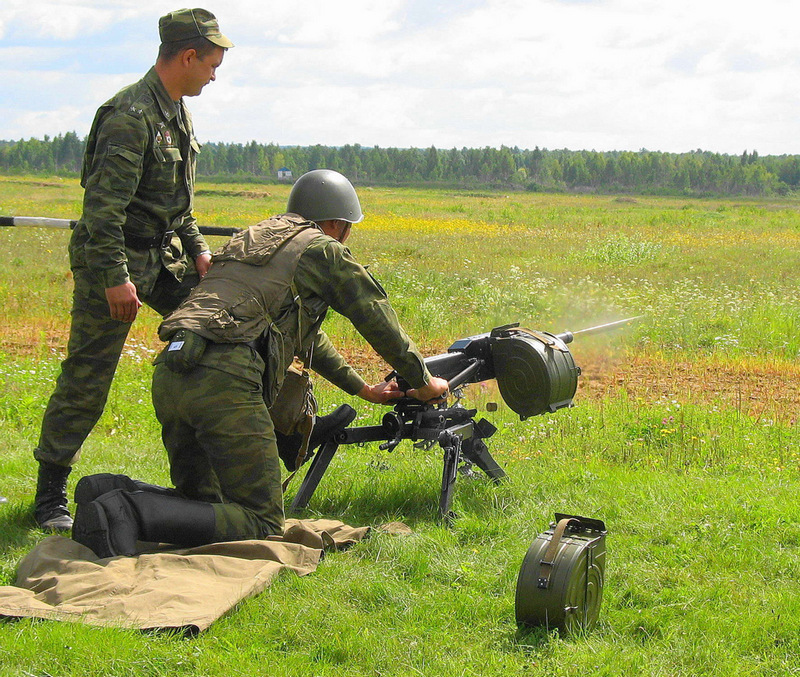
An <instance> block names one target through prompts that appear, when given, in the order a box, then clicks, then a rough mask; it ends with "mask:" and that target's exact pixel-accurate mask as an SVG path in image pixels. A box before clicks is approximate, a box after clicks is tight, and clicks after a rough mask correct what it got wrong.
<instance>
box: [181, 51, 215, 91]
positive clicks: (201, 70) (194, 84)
mask: <svg viewBox="0 0 800 677" xmlns="http://www.w3.org/2000/svg"><path fill="white" fill-rule="evenodd" d="M224 56H225V50H224V49H222V47H215V48H214V51H213V52H211V53H209V54H206V56H204V57H202V58H201V57H198V56H197V55H196V54H195V55H194V56H190V57H189V61H188V68H187V71H186V87H185V93H184V96H197V95H198V94H200V92H201V91H203V87H205V86H206V85H207V84H208V83H209V82H212V81H214V80H216V79H217V68H219V67H220V64H222V59H223V57H224Z"/></svg>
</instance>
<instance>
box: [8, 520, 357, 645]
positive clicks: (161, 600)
mask: <svg viewBox="0 0 800 677" xmlns="http://www.w3.org/2000/svg"><path fill="white" fill-rule="evenodd" d="M368 533H369V527H350V526H347V525H346V524H344V523H342V522H339V521H336V520H323V519H319V520H292V519H290V520H286V529H285V532H284V534H283V536H282V537H277V536H276V537H272V538H270V539H269V540H261V541H231V542H228V543H212V544H210V545H204V546H200V547H197V548H185V549H181V550H163V549H151V550H148V551H146V552H143V553H141V554H139V555H137V556H135V557H112V558H107V559H98V558H97V556H96V555H95V554H94V553H93V552H92V551H91V550H90V549H88V548H86V547H84V546H82V545H80V544H79V543H76V542H75V541H73V540H71V539H69V538H65V537H64V536H49V537H48V538H46V539H45V540H43V541H42V542H41V543H39V545H37V546H36V547H35V548H34V549H33V550H32V551H31V552H30V553H28V554H27V555H26V556H25V557H24V558H23V560H22V561H21V562H20V565H19V569H18V571H17V579H16V584H15V585H14V586H1V587H0V616H5V617H12V618H47V619H51V620H60V621H77V622H81V623H88V624H91V625H109V626H117V627H126V628H136V629H162V628H163V629H167V628H180V629H184V630H187V631H190V632H192V631H193V632H199V631H201V630H205V629H206V628H207V627H208V626H209V625H211V623H213V622H214V621H215V620H216V619H217V618H219V617H220V616H222V614H224V613H225V612H226V611H228V610H229V609H231V608H232V607H233V606H234V605H235V604H236V603H237V602H239V601H241V600H243V599H245V598H247V597H250V596H252V595H256V594H258V593H260V592H261V591H262V590H264V589H265V588H266V587H268V586H269V585H270V583H272V581H273V580H274V579H275V577H276V576H277V575H278V573H280V572H281V571H283V570H284V569H288V570H290V571H294V572H295V573H296V574H297V575H299V576H305V575H306V574H310V573H311V572H312V571H314V570H315V569H316V568H317V565H318V564H319V562H320V560H321V559H322V557H323V552H324V551H325V550H333V549H342V548H345V547H347V546H349V545H352V544H353V543H355V542H356V541H360V540H361V539H363V538H365V537H366V536H367V534H368Z"/></svg>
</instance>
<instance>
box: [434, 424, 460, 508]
mask: <svg viewBox="0 0 800 677" xmlns="http://www.w3.org/2000/svg"><path fill="white" fill-rule="evenodd" d="M439 444H440V445H441V447H442V449H443V450H444V468H443V469H442V492H441V494H440V496H439V518H440V519H441V520H443V521H445V522H448V521H450V520H452V518H453V517H454V515H453V513H452V512H451V511H450V504H451V503H452V501H453V485H454V484H455V482H456V476H457V474H458V464H459V463H460V461H461V437H459V436H458V435H453V434H448V435H447V436H446V437H445V438H444V439H443V438H442V437H440V438H439Z"/></svg>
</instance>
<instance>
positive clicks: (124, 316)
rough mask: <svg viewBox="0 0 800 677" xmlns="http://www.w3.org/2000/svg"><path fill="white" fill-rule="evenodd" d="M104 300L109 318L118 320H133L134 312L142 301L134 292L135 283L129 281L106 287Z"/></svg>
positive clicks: (134, 317) (140, 305)
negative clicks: (106, 303)
mask: <svg viewBox="0 0 800 677" xmlns="http://www.w3.org/2000/svg"><path fill="white" fill-rule="evenodd" d="M106 300H107V301H108V310H109V312H110V313H111V319H112V320H118V321H119V322H133V321H134V320H135V319H136V313H137V312H138V310H139V308H141V307H142V302H141V301H140V300H139V295H138V294H137V293H136V285H134V284H133V282H130V281H128V282H126V283H125V284H120V285H117V286H116V287H106Z"/></svg>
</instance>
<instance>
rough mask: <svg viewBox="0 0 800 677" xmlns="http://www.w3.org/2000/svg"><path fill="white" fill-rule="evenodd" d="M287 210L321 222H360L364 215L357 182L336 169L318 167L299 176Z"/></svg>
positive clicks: (290, 195)
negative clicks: (355, 183) (354, 186)
mask: <svg viewBox="0 0 800 677" xmlns="http://www.w3.org/2000/svg"><path fill="white" fill-rule="evenodd" d="M286 211H287V212H291V213H292V214H299V215H300V216H302V217H303V218H306V219H308V220H309V221H316V222H317V223H319V222H320V221H331V220H334V219H338V220H341V221H349V222H350V223H358V222H359V221H361V220H362V219H363V218H364V214H362V213H361V204H360V203H359V201H358V195H356V189H355V188H353V184H352V183H350V181H348V180H347V177H346V176H344V175H342V174H340V173H339V172H335V171H333V170H332V169H314V170H312V171H310V172H306V173H305V174H303V176H301V177H300V178H299V179H297V181H296V182H295V184H294V186H293V187H292V192H291V193H290V194H289V202H288V204H287V205H286Z"/></svg>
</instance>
